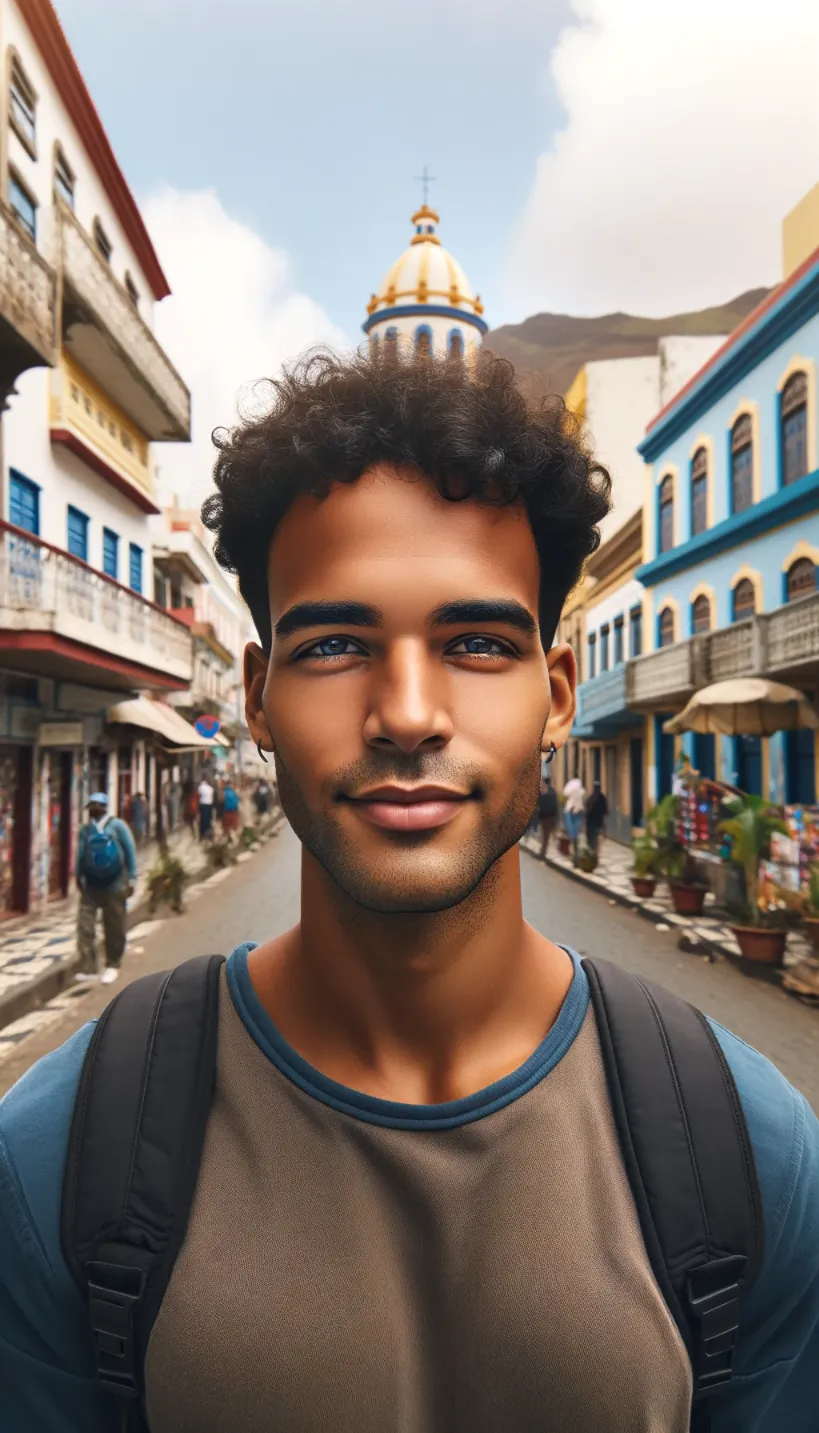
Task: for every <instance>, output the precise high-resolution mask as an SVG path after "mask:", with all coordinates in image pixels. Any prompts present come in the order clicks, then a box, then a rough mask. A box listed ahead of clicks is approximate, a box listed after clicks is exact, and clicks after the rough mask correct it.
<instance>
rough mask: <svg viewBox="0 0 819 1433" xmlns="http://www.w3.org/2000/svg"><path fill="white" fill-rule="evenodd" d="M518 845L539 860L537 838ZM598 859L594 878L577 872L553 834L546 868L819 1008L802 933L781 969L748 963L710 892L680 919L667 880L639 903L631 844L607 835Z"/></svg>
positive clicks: (818, 972) (813, 964)
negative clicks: (696, 911)
mask: <svg viewBox="0 0 819 1433" xmlns="http://www.w3.org/2000/svg"><path fill="white" fill-rule="evenodd" d="M520 844H521V846H522V847H523V849H524V851H526V852H528V854H529V855H530V856H533V857H535V859H540V836H539V835H537V836H532V835H529V834H527V835H526V836H524V837H523V840H522V841H521V843H520ZM599 856H600V861H599V864H598V866H597V870H596V871H594V872H593V873H591V874H587V873H586V872H585V871H578V870H577V869H576V868H575V867H574V866H573V864H572V860H571V857H570V856H561V855H560V854H559V852H558V849H557V839H556V834H555V836H554V837H553V838H552V841H551V842H550V845H549V853H548V855H547V857H546V864H547V866H551V867H552V869H553V870H555V871H562V872H563V874H564V875H566V876H568V877H569V878H570V879H571V880H573V881H577V882H579V883H580V884H581V885H585V886H591V887H592V888H593V889H594V890H597V891H599V892H600V893H601V894H602V895H604V896H608V897H609V899H610V900H614V901H617V903H618V904H619V905H624V906H630V907H631V909H632V910H634V911H636V912H637V914H638V915H641V916H643V917H644V918H645V919H646V920H651V921H654V922H655V924H657V925H658V926H662V927H663V928H665V929H669V928H670V929H675V928H676V929H678V930H679V932H680V941H679V944H680V947H681V949H683V950H690V951H692V952H697V951H699V952H707V953H708V954H711V955H716V956H722V957H724V958H725V959H727V960H730V961H731V962H732V964H734V965H736V966H737V967H739V968H740V969H741V970H743V971H744V972H745V973H746V974H752V975H756V976H760V977H762V978H763V979H768V980H771V981H773V982H775V983H777V984H781V985H782V987H783V989H785V990H788V991H789V992H790V993H792V994H795V995H798V996H799V997H800V998H802V999H803V1000H804V1001H805V1003H810V1004H816V1005H817V1006H819V960H817V959H816V957H815V956H814V954H813V951H812V949H811V946H810V944H809V942H808V941H807V940H806V939H805V937H804V936H803V935H802V934H801V932H799V931H791V932H789V934H788V939H787V944H786V946H785V959H784V964H783V966H782V967H781V968H779V967H771V966H758V965H755V964H754V963H753V962H751V961H747V960H745V959H744V957H743V956H742V954H741V953H740V949H739V946H738V944H737V941H736V937H735V936H734V934H733V931H732V930H731V927H730V923H729V922H730V917H729V916H728V915H727V914H726V912H725V911H721V910H719V909H718V908H717V906H716V902H715V900H714V897H713V895H712V894H711V892H710V891H709V892H708V894H707V896H706V897H705V906H704V909H703V913H702V915H701V916H697V917H693V916H679V915H677V913H676V911H675V910H674V908H673V906H672V904H671V897H670V895H669V893H668V887H667V886H666V884H665V882H664V881H658V882H657V887H656V890H655V892H654V895H653V896H652V897H651V899H650V900H641V899H640V898H639V896H635V894H634V890H633V888H632V885H631V866H632V856H631V851H630V850H629V848H628V847H627V846H621V845H620V843H619V842H618V841H612V840H609V839H608V838H607V837H604V838H603V840H602V841H601V842H600V850H599Z"/></svg>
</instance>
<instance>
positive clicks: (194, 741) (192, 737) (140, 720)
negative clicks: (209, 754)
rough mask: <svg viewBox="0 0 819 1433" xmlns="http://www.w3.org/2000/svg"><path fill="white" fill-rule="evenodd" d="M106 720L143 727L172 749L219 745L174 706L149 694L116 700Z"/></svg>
mask: <svg viewBox="0 0 819 1433" xmlns="http://www.w3.org/2000/svg"><path fill="white" fill-rule="evenodd" d="M107 719H108V721H110V722H121V723H122V724H123V725H125V726H138V727H142V729H143V731H153V732H156V734H157V736H161V737H162V738H163V740H164V741H166V742H167V743H168V745H169V746H170V747H172V748H173V749H174V751H200V750H202V749H204V748H209V749H212V748H213V747H214V746H216V745H217V744H218V738H217V740H216V741H213V740H211V739H210V738H209V737H206V736H200V735H199V733H198V731H197V730H196V728H195V727H192V726H191V724H190V722H189V721H185V718H184V717H183V716H180V715H179V712H177V711H174V709H173V707H169V706H166V705H165V703H164V702H155V701H153V700H152V699H151V698H150V697H134V698H133V699H132V700H131V701H128V702H118V703H117V705H116V706H114V707H109V708H108V712H107Z"/></svg>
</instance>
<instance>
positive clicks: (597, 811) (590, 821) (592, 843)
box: [586, 781, 609, 855]
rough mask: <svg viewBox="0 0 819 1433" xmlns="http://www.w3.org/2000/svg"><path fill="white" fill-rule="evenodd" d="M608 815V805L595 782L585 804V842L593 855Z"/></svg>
mask: <svg viewBox="0 0 819 1433" xmlns="http://www.w3.org/2000/svg"><path fill="white" fill-rule="evenodd" d="M608 814H609V803H608V801H607V800H606V798H605V796H604V795H603V790H602V787H601V785H600V782H599V781H595V783H594V785H593V787H592V794H591V796H590V797H589V799H588V801H587V802H586V840H587V841H588V843H589V850H590V851H594V853H595V855H596V854H597V847H598V846H599V844H600V836H601V834H602V832H603V830H604V828H605V825H606V817H607V816H608Z"/></svg>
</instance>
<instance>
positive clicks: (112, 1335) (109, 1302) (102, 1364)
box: [87, 1264, 145, 1398]
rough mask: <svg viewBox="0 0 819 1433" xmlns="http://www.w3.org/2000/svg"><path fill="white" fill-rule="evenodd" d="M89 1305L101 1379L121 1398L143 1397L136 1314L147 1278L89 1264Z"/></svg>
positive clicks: (111, 1266) (118, 1268)
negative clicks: (135, 1334) (137, 1362)
mask: <svg viewBox="0 0 819 1433" xmlns="http://www.w3.org/2000/svg"><path fill="white" fill-rule="evenodd" d="M87 1273H88V1302H89V1316H90V1321H91V1331H92V1334H93V1337H94V1349H95V1352H96V1356H97V1377H98V1378H99V1381H100V1383H102V1384H103V1385H104V1386H105V1387H106V1388H109V1389H111V1390H112V1391H113V1392H114V1393H118V1394H119V1395H120V1397H123V1396H125V1397H130V1398H136V1397H138V1396H139V1391H140V1389H139V1380H138V1378H137V1364H136V1348H135V1340H134V1326H133V1313H134V1308H135V1307H136V1305H137V1304H138V1303H139V1301H140V1299H141V1298H142V1294H143V1291H144V1288H145V1275H144V1274H143V1273H141V1272H140V1271H138V1270H136V1269H128V1268H124V1267H123V1266H121V1265H115V1264H89V1265H88V1266H87Z"/></svg>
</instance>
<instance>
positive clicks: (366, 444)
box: [202, 352, 611, 651]
mask: <svg viewBox="0 0 819 1433" xmlns="http://www.w3.org/2000/svg"><path fill="white" fill-rule="evenodd" d="M269 382H270V392H271V399H272V401H271V402H270V403H269V404H268V405H266V406H265V407H264V410H263V411H262V412H261V413H257V414H256V415H255V416H247V417H244V418H243V419H242V421H240V423H239V424H238V425H237V426H236V427H235V428H233V429H232V430H230V431H226V430H224V429H219V430H217V431H216V432H215V433H214V435H213V441H214V443H215V445H216V447H217V448H218V449H219V457H218V458H217V460H216V465H215V468H214V480H215V483H216V487H217V489H218V492H216V493H214V494H213V495H212V496H211V497H209V498H208V499H207V501H206V502H205V504H204V506H203V508H202V521H203V522H204V524H205V526H206V527H207V528H209V529H210V530H211V532H213V533H215V534H216V544H215V549H214V551H215V555H216V559H217V561H218V562H219V563H220V564H221V566H222V567H224V568H225V569H226V570H227V571H228V572H233V573H236V574H238V578H239V590H240V592H241V594H242V596H243V597H244V599H245V601H246V603H247V605H248V607H249V608H250V612H251V615H252V617H253V620H254V622H255V624H256V628H257V630H258V633H259V637H260V640H261V643H262V646H263V647H264V649H265V651H269V650H270V645H271V642H272V632H271V623H270V607H269V601H268V591H267V556H268V550H269V547H270V542H271V539H272V537H273V534H274V532H275V530H276V527H277V525H278V523H279V522H280V521H281V519H282V517H283V516H284V514H285V512H286V511H287V509H288V507H289V506H290V504H291V502H292V501H293V500H294V498H296V497H297V496H298V495H299V494H301V493H310V494H313V495H314V496H317V497H324V496H326V495H327V493H328V492H329V490H330V487H331V485H332V484H333V483H338V482H341V483H353V482H355V481H356V480H357V479H358V478H360V477H362V476H363V474H364V473H366V472H367V471H368V470H370V469H372V468H373V467H374V466H375V465H376V464H378V463H387V464H389V465H391V466H393V467H394V468H396V469H397V470H398V471H401V470H414V471H415V472H418V471H420V472H421V473H423V474H425V475H426V476H427V477H429V478H431V479H432V480H433V481H434V482H435V484H436V486H437V488H438V490H439V492H440V493H441V495H442V497H445V498H447V499H449V500H450V501H452V502H457V501H461V500H463V499H464V498H477V499H478V500H480V501H482V502H486V503H493V504H497V503H501V504H506V503H513V502H516V501H518V500H520V501H522V502H523V504H524V505H525V508H526V511H527V514H528V517H529V522H530V524H531V527H532V532H533V534H534V539H535V544H536V546H537V551H538V555H539V558H540V569H541V583H540V611H539V620H540V629H541V638H542V641H543V645H544V647H545V648H548V647H549V646H550V645H551V643H552V640H553V638H554V633H555V629H556V627H557V622H558V618H559V617H560V611H561V608H562V606H563V603H564V601H565V599H566V597H567V595H568V594H569V592H570V591H571V589H572V588H573V587H574V586H575V584H576V582H577V580H578V578H579V576H580V573H581V570H582V567H583V563H584V562H585V560H586V558H587V557H589V556H590V554H591V553H592V552H594V551H595V549H596V548H597V546H598V544H599V542H600V534H599V532H598V526H597V525H598V523H600V522H601V521H602V519H603V518H604V517H605V515H606V513H607V512H608V511H609V507H610V494H611V480H610V478H609V475H608V473H607V471H606V469H605V468H603V467H602V466H601V465H600V464H599V463H597V462H596V461H595V460H594V459H593V457H592V456H591V454H590V452H589V451H588V449H587V448H586V446H585V444H584V442H583V441H582V439H581V436H580V432H579V428H578V424H577V422H576V421H575V419H574V418H573V417H572V415H571V414H570V413H569V412H568V410H567V408H566V406H565V404H564V402H563V400H562V398H557V397H549V398H544V399H541V400H538V401H532V400H530V399H527V398H526V397H525V396H524V394H523V392H522V391H521V388H520V387H519V385H518V381H517V379H516V376H515V371H514V369H513V367H512V365H511V364H510V363H508V362H506V360H505V359H501V358H497V357H494V356H492V355H491V354H489V353H487V352H482V353H481V354H480V355H479V358H478V360H477V362H476V363H475V364H474V365H473V366H468V365H466V364H464V363H462V362H457V361H452V360H450V361H438V360H432V359H429V358H412V359H407V358H402V357H399V356H395V355H388V354H385V355H380V356H379V355H375V354H369V355H368V354H365V353H356V354H354V355H352V356H349V357H343V358H341V357H337V356H336V355H334V354H331V353H326V352H314V353H312V354H308V355H307V357H306V358H304V359H303V360H302V361H301V362H300V363H298V364H296V365H295V366H294V367H293V368H291V369H289V370H287V371H285V373H284V374H283V376H282V377H280V378H275V379H271V380H270V381H269Z"/></svg>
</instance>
